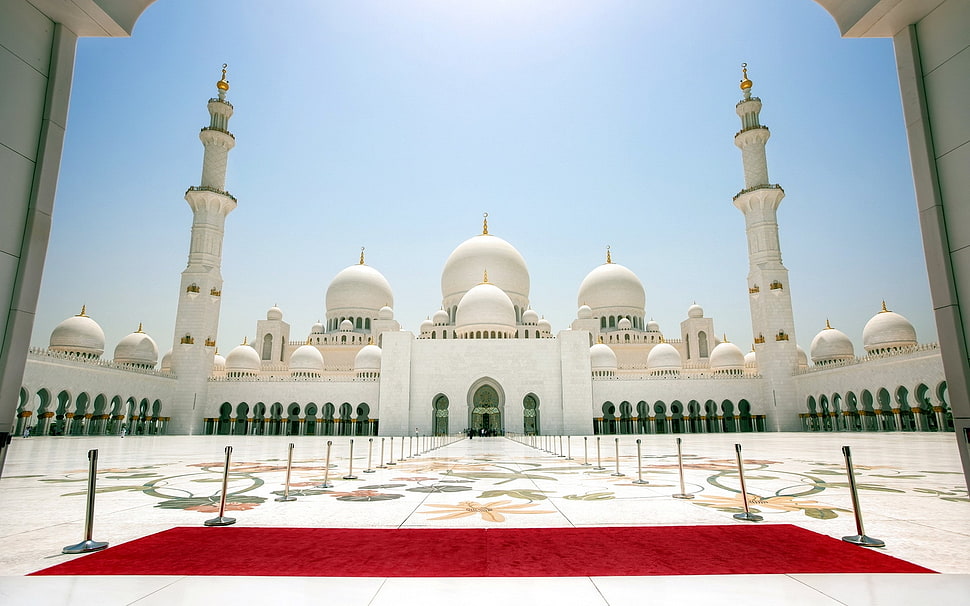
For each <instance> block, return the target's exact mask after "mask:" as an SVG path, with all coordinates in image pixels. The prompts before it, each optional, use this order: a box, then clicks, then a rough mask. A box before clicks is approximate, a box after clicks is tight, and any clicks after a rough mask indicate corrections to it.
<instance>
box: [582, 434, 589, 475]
mask: <svg viewBox="0 0 970 606" xmlns="http://www.w3.org/2000/svg"><path fill="white" fill-rule="evenodd" d="M583 465H585V466H586V467H589V438H587V437H586V436H583Z"/></svg>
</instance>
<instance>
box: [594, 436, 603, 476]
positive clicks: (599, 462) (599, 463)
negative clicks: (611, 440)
mask: <svg viewBox="0 0 970 606" xmlns="http://www.w3.org/2000/svg"><path fill="white" fill-rule="evenodd" d="M593 469H595V470H596V471H603V470H604V469H606V468H605V467H603V462H602V460H601V458H600V437H599V436H596V467H594V468H593Z"/></svg>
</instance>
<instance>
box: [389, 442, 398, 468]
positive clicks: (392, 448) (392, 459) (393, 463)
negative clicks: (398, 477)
mask: <svg viewBox="0 0 970 606" xmlns="http://www.w3.org/2000/svg"><path fill="white" fill-rule="evenodd" d="M389 450H390V452H391V460H390V461H388V462H387V464H388V465H397V463H395V462H394V436H391V444H390V449H389Z"/></svg>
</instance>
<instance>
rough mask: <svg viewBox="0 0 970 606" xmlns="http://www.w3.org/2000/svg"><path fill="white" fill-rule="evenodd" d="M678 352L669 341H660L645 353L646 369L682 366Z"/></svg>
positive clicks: (671, 368) (670, 368)
mask: <svg viewBox="0 0 970 606" xmlns="http://www.w3.org/2000/svg"><path fill="white" fill-rule="evenodd" d="M682 365H683V364H682V360H681V357H680V352H679V351H677V348H676V347H674V346H673V345H671V344H670V343H660V344H659V345H655V346H654V347H653V348H651V349H650V353H649V354H647V369H649V370H651V371H653V370H680V368H681V366H682Z"/></svg>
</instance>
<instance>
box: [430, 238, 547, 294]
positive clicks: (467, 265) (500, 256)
mask: <svg viewBox="0 0 970 606" xmlns="http://www.w3.org/2000/svg"><path fill="white" fill-rule="evenodd" d="M486 271H487V272H488V281H489V283H490V284H493V285H495V286H497V287H499V288H501V289H502V290H503V291H505V294H507V295H508V296H509V298H510V299H511V300H512V303H513V304H514V305H515V306H517V307H518V308H519V309H520V310H524V309H528V307H529V269H528V268H527V267H526V265H525V259H523V258H522V255H521V254H519V251H517V250H516V249H515V247H514V246H512V245H511V244H509V243H508V242H506V241H505V240H503V239H502V238H499V237H498V236H492V235H489V234H488V233H483V234H481V235H478V236H475V237H473V238H469V239H467V240H465V241H464V242H462V243H461V244H459V245H458V248H456V249H455V250H454V251H453V252H452V253H451V256H450V257H448V260H447V261H445V268H444V270H443V271H442V272H441V298H442V301H443V306H444V308H445V309H450V308H452V307H455V306H457V305H458V302H459V301H461V298H462V297H463V296H464V295H465V293H466V292H468V291H469V290H471V289H472V288H474V287H476V286H478V285H479V284H480V283H481V281H482V274H483V273H484V272H486Z"/></svg>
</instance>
